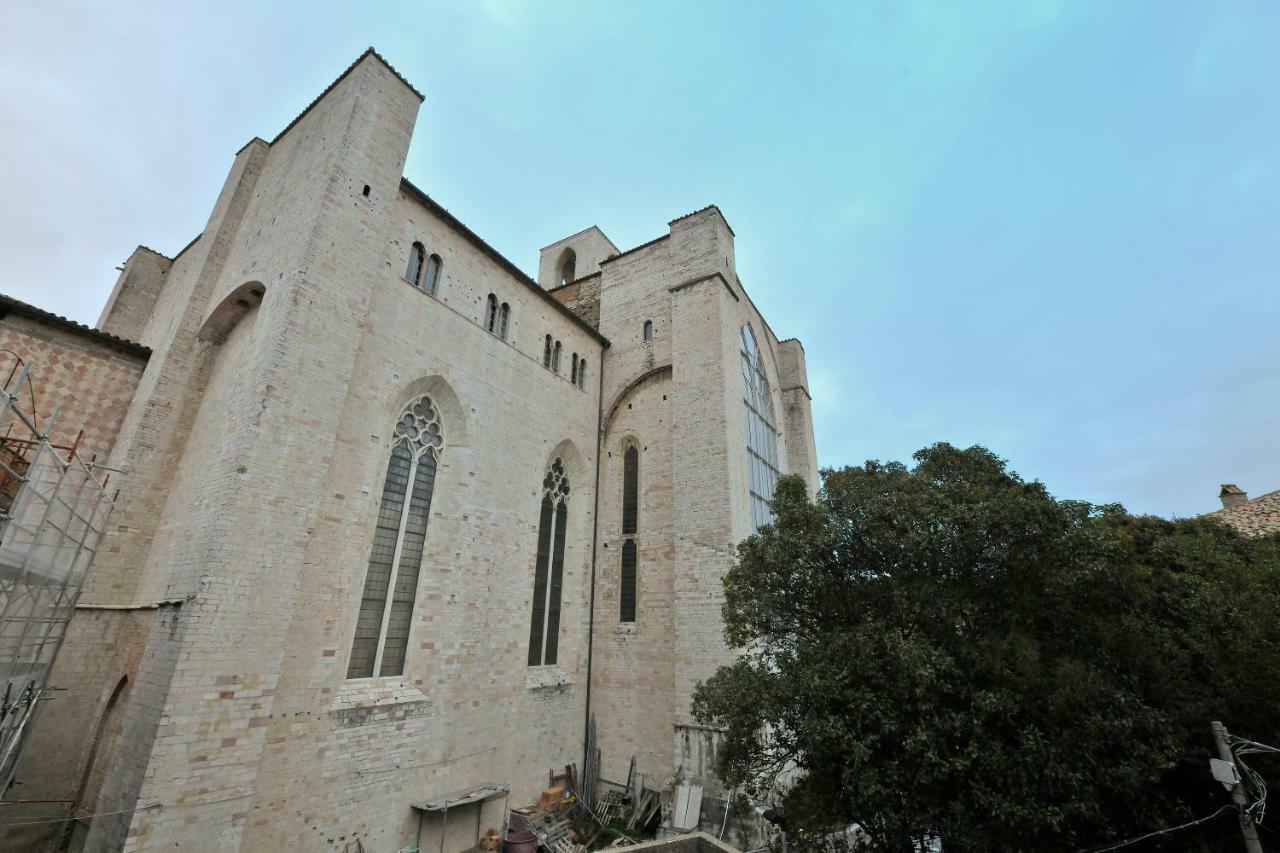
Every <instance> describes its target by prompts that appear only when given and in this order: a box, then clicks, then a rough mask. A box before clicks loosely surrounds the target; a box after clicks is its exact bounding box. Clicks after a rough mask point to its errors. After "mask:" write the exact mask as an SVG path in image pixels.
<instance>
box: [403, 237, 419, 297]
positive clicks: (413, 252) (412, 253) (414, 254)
mask: <svg viewBox="0 0 1280 853" xmlns="http://www.w3.org/2000/svg"><path fill="white" fill-rule="evenodd" d="M422 255H423V248H422V244H421V243H414V244H413V246H412V247H411V248H410V249H409V267H408V269H406V270H405V271H404V280H405V281H407V282H409V283H410V284H412V285H413V286H414V287H417V286H418V281H419V280H420V279H421V278H422Z"/></svg>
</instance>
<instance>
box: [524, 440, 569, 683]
mask: <svg viewBox="0 0 1280 853" xmlns="http://www.w3.org/2000/svg"><path fill="white" fill-rule="evenodd" d="M568 519H569V477H568V475H567V474H566V473H565V470H564V462H562V461H561V460H560V459H556V461H555V462H552V463H551V467H550V468H549V469H548V470H547V475H546V476H545V477H543V478H542V512H541V515H540V516H539V517H538V550H537V556H536V558H535V560H534V564H533V620H532V624H531V625H530V627H529V666H543V665H545V664H553V663H555V662H556V653H557V651H558V647H559V641H560V597H561V592H562V587H563V584H564V535H565V527H566V525H567V524H568Z"/></svg>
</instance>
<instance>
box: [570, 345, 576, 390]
mask: <svg viewBox="0 0 1280 853" xmlns="http://www.w3.org/2000/svg"><path fill="white" fill-rule="evenodd" d="M570 363H571V364H572V365H573V366H572V368H571V369H570V371H569V381H570V382H572V383H573V384H574V385H577V384H578V354H577V353H576V352H575V353H574V354H573V361H572V362H570Z"/></svg>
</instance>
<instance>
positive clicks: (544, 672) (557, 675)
mask: <svg viewBox="0 0 1280 853" xmlns="http://www.w3.org/2000/svg"><path fill="white" fill-rule="evenodd" d="M524 686H525V688H526V689H527V690H565V689H567V688H569V687H571V686H573V679H572V678H570V677H569V673H567V672H565V671H564V670H563V669H561V668H560V667H559V666H557V665H556V664H551V665H550V666H531V667H529V670H528V672H527V674H526V675H525V678H524Z"/></svg>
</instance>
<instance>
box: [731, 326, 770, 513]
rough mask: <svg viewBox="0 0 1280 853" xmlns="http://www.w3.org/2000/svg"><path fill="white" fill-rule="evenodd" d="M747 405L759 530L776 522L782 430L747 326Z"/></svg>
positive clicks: (744, 337)
mask: <svg viewBox="0 0 1280 853" xmlns="http://www.w3.org/2000/svg"><path fill="white" fill-rule="evenodd" d="M740 338H741V343H742V349H741V355H742V381H743V383H744V393H743V397H742V401H743V403H744V404H745V405H746V409H747V411H746V414H747V418H746V420H747V469H748V470H747V475H748V478H749V479H748V490H749V492H750V496H751V526H752V529H753V530H758V529H759V528H761V527H763V526H764V525H766V524H768V523H769V522H770V521H772V520H773V513H772V512H770V511H769V501H771V500H773V488H774V486H776V485H777V483H778V430H777V427H776V426H775V425H774V424H775V422H774V419H773V394H772V392H771V391H770V388H769V377H768V375H767V374H766V373H765V370H764V362H763V360H762V359H761V357H760V347H759V346H757V345H756V336H755V334H754V333H753V332H752V331H751V326H749V325H748V326H743V327H742V334H741V335H740Z"/></svg>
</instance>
